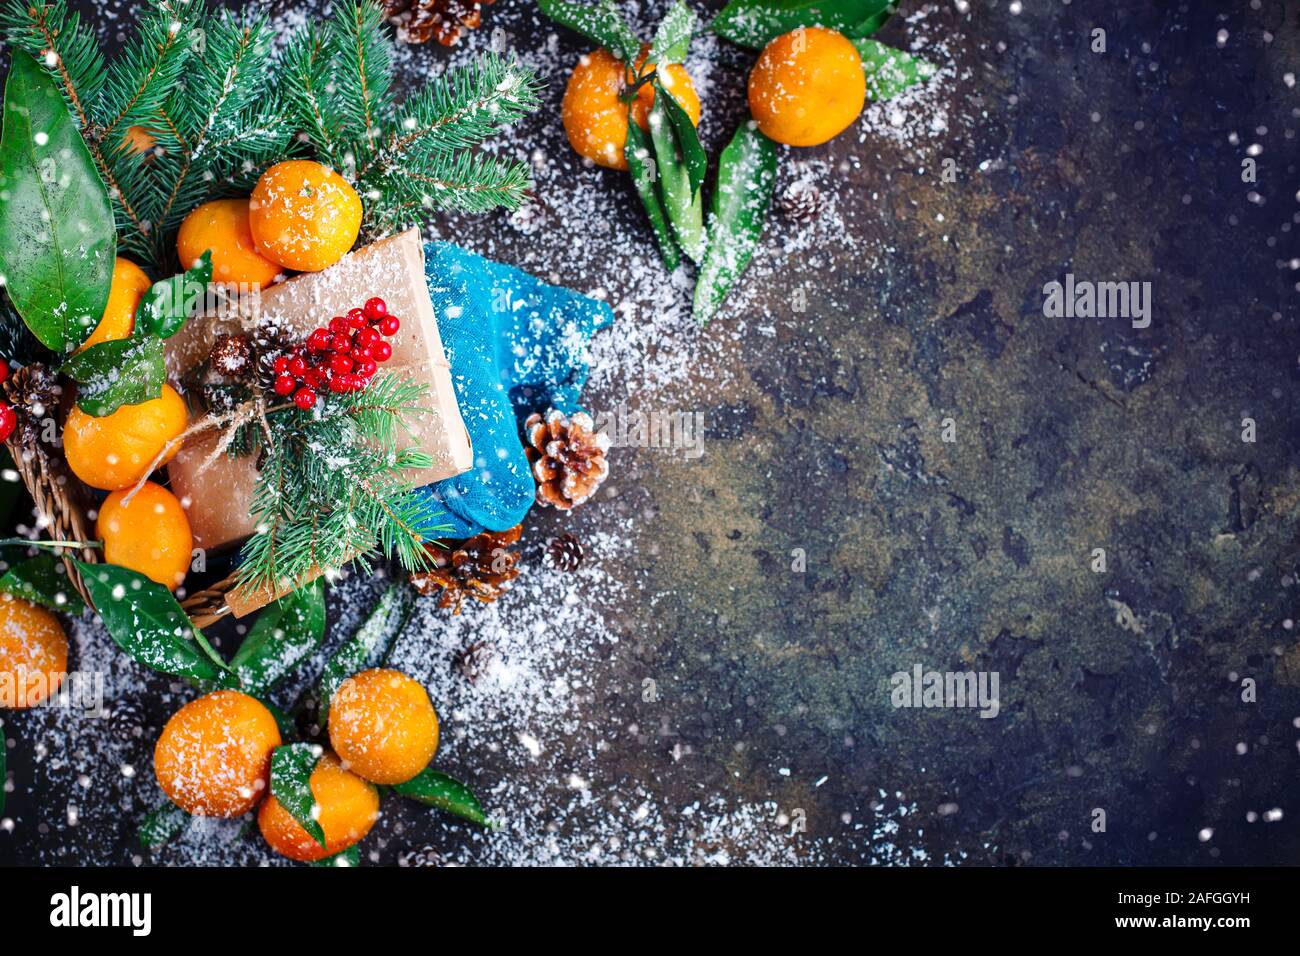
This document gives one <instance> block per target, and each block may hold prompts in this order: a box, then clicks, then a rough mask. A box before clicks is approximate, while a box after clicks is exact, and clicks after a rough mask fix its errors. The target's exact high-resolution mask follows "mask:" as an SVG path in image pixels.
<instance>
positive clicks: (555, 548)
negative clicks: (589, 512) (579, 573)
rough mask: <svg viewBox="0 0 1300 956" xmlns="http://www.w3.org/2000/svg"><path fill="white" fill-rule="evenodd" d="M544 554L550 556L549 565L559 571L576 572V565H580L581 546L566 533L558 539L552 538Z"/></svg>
mask: <svg viewBox="0 0 1300 956" xmlns="http://www.w3.org/2000/svg"><path fill="white" fill-rule="evenodd" d="M546 553H547V554H548V555H549V556H550V558H551V563H552V564H554V565H555V566H556V567H557V568H559V569H560V570H561V571H576V570H578V565H580V564H582V557H583V551H582V544H581V543H580V542H579V541H578V539H577V538H575V537H574V536H573V535H571V534H568V533H567V532H566V533H565V534H562V535H560V536H559V537H558V538H552V539H551V541H550V543H549V544H548V545H547V546H546Z"/></svg>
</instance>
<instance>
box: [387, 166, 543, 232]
mask: <svg viewBox="0 0 1300 956" xmlns="http://www.w3.org/2000/svg"><path fill="white" fill-rule="evenodd" d="M423 168H424V169H425V170H427V172H416V171H414V170H409V171H407V172H405V173H402V174H400V175H399V174H394V175H392V176H388V177H385V178H384V179H383V180H382V181H380V182H379V183H377V184H375V185H374V186H372V187H371V189H370V190H369V191H368V192H367V195H368V196H369V197H370V200H371V217H372V220H373V221H372V222H371V224H370V226H371V228H372V229H374V230H376V231H379V230H382V231H393V230H398V229H402V228H405V227H407V226H410V225H412V224H415V223H418V222H419V221H420V219H421V218H422V216H423V215H424V214H427V213H428V212H429V211H430V210H435V209H444V210H449V211H454V212H470V213H480V212H486V211H488V210H490V209H495V208H497V207H498V206H503V207H505V208H506V209H517V208H518V207H519V205H520V204H521V203H522V202H523V200H524V197H525V195H526V194H527V192H528V189H529V187H530V186H531V185H532V180H531V178H530V176H529V172H528V167H527V166H525V165H524V164H523V163H517V162H509V161H507V160H502V159H498V158H496V157H493V156H485V155H482V154H476V153H459V154H455V155H447V156H438V157H434V158H432V159H430V160H429V161H428V162H427V163H426V164H425V165H424V167H423Z"/></svg>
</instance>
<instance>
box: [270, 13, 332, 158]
mask: <svg viewBox="0 0 1300 956" xmlns="http://www.w3.org/2000/svg"><path fill="white" fill-rule="evenodd" d="M279 77H280V83H281V95H282V97H283V99H284V101H285V103H286V104H288V109H289V113H290V115H291V116H292V117H293V118H294V119H296V120H297V125H298V126H299V127H300V128H301V129H303V130H304V131H306V134H307V136H308V138H309V139H310V140H311V142H312V143H313V144H314V145H315V147H316V152H317V153H318V154H319V156H320V158H322V159H324V160H325V161H326V162H328V163H329V164H330V165H331V166H334V167H335V168H336V169H339V168H342V162H341V160H342V153H341V151H340V148H339V137H340V135H341V133H342V130H341V129H340V128H339V126H338V125H337V124H336V123H334V122H330V121H329V120H327V117H328V116H330V114H331V111H332V108H333V107H332V95H333V92H332V84H333V71H332V69H331V66H330V48H329V44H328V32H327V31H323V30H319V29H317V27H316V25H315V24H308V26H307V27H306V28H305V29H304V30H302V31H301V32H299V33H298V34H297V35H296V36H295V37H294V38H293V39H292V40H290V41H289V45H288V47H287V48H286V49H285V51H284V56H283V57H282V58H281V60H280V71H279Z"/></svg>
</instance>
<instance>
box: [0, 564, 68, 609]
mask: <svg viewBox="0 0 1300 956" xmlns="http://www.w3.org/2000/svg"><path fill="white" fill-rule="evenodd" d="M0 591H2V592H4V593H5V594H12V595H13V596H14V597H18V598H22V599H23V600H24V601H31V602H32V603H33V604H39V605H41V607H47V608H49V609H50V610H51V611H66V612H67V613H69V614H74V615H75V614H80V613H81V612H82V611H84V610H85V609H86V602H85V601H83V600H82V599H81V595H80V594H78V593H77V590H76V588H74V587H73V586H72V584H71V582H69V581H68V576H67V574H66V573H64V570H63V562H62V561H60V560H59V559H58V558H56V557H55V556H54V555H52V554H49V553H45V554H38V555H37V556H36V557H34V558H29V559H28V560H26V561H24V562H22V564H15V565H14V566H13V567H12V568H10V569H9V570H8V571H6V572H5V574H4V577H0Z"/></svg>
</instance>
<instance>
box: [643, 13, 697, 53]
mask: <svg viewBox="0 0 1300 956" xmlns="http://www.w3.org/2000/svg"><path fill="white" fill-rule="evenodd" d="M694 32H695V11H694V10H692V9H691V8H690V7H688V6H687V5H686V4H685V3H683V2H682V0H673V5H672V6H671V7H669V8H668V12H667V13H666V14H665V15H664V18H663V19H662V20H660V21H659V28H658V29H657V30H655V39H654V43H652V44H651V45H650V54H649V55H648V56H647V57H646V62H648V63H658V64H665V63H681V62H682V61H683V60H685V59H686V53H687V51H688V50H689V49H690V46H691V34H692V33H694Z"/></svg>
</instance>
